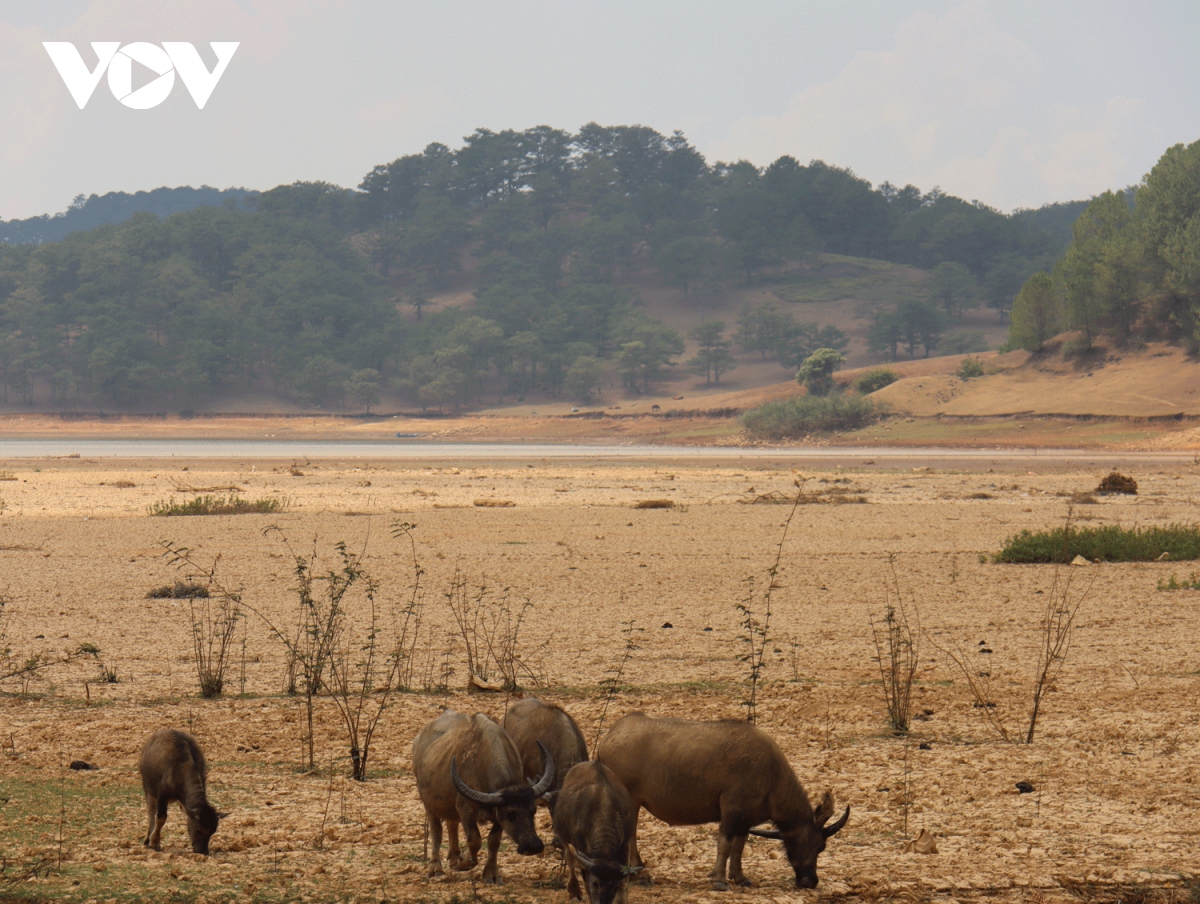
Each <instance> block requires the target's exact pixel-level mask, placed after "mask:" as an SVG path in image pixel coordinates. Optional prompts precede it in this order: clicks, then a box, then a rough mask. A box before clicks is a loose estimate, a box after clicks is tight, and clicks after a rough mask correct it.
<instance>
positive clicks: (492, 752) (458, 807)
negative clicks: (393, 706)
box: [413, 709, 554, 885]
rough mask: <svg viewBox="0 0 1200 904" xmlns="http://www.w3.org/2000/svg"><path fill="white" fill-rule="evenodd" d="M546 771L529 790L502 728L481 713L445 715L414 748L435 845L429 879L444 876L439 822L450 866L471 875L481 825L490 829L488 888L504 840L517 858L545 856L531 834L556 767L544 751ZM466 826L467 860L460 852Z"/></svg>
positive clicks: (494, 881) (485, 870) (485, 872)
mask: <svg viewBox="0 0 1200 904" xmlns="http://www.w3.org/2000/svg"><path fill="white" fill-rule="evenodd" d="M542 753H543V754H544V755H545V758H546V767H545V769H544V771H543V772H542V775H541V777H540V778H539V779H538V780H537V782H536V783H535V784H533V785H532V787H531V786H530V784H529V783H528V782H526V781H525V776H524V773H523V772H522V769H521V756H520V754H518V753H517V748H516V747H514V746H513V742H512V741H510V740H509V738H508V735H506V734H505V733H504V729H502V728H501V727H500V726H499V725H497V724H496V723H495V722H494V721H492V720H491V719H489V718H488V717H487V716H485V715H484V714H483V713H476V714H475V715H474V716H464V715H463V714H462V713H456V712H455V711H454V710H451V709H448V710H446V711H445V712H444V713H442V714H441V715H440V716H438V717H437V718H436V719H434V720H433V721H432V722H430V723H429V724H428V725H426V726H425V727H424V728H423V729H421V733H420V734H418V735H417V738H416V740H415V741H413V774H414V775H415V776H416V778H417V791H418V792H419V793H420V795H421V803H422V804H424V805H425V814H426V816H427V817H428V819H429V830H430V832H429V834H430V839H431V841H432V842H433V857H432V858H431V861H430V865H429V875H430V876H431V877H432V876H437V875H440V874H441V873H442V820H445V821H446V823H447V826H448V828H449V830H450V852H449V858H450V861H451V865H452V866H453V867H454V868H455V869H459V870H468V869H471V868H472V867H473V866H475V864H476V863H478V855H479V846H480V836H479V822H480V820H481V819H483V820H487V821H490V822H491V823H492V830H491V832H489V833H488V857H487V863H486V864H485V865H484V868H483V881H484V882H486V883H488V884H495V885H500V884H502V883H501V881H500V873H499V871H498V870H497V868H496V851H498V850H499V849H500V838H501V836H502V835H503V834H505V833H507V834H508V837H509V838H511V839H512V841H513V842H514V843H515V844H516V846H517V853H518V854H540V853H541V852H542V840H541V839H540V838H538V836H537V832H536V830H535V829H534V827H533V817H534V813H535V812H536V811H537V801H538V798H539V797H541V796H542V794H544V793H545V792H546V791H547V790H548V789H549V788H550V785H551V784H552V783H553V782H554V759H553V757H551V756H550V755H549V754H548V753H547V752H546V751H545V750H544V749H543V751H542ZM460 822H461V823H462V825H463V833H464V834H465V835H466V839H467V850H468V851H469V854H468V855H467V856H463V855H462V854H461V853H460V851H459V847H458V824H459V823H460Z"/></svg>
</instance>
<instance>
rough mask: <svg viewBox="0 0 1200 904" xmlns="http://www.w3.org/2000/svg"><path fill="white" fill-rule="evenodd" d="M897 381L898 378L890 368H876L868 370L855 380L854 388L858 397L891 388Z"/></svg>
mask: <svg viewBox="0 0 1200 904" xmlns="http://www.w3.org/2000/svg"><path fill="white" fill-rule="evenodd" d="M898 379H900V378H899V377H897V376H896V372H895V371H894V370H892V369H891V368H890V367H877V368H875V369H874V370H868V371H867V372H866V373H865V374H863V375H862V376H861V377H859V378H858V379H857V380H855V381H854V388H855V390H856V391H857V392H858V393H859V394H860V395H870V394H871V393H873V392H875V391H876V390H878V389H883V387H885V386H891V385H892V384H893V383H895V382H896V381H897V380H898Z"/></svg>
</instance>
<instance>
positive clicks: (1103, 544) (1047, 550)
mask: <svg viewBox="0 0 1200 904" xmlns="http://www.w3.org/2000/svg"><path fill="white" fill-rule="evenodd" d="M1163 553H1166V554H1167V558H1168V559H1170V560H1171V561H1172V562H1179V561H1184V560H1188V559H1200V528H1198V527H1194V526H1192V525H1187V524H1171V525H1168V526H1167V527H1146V528H1139V527H1134V528H1126V527H1120V526H1119V525H1116V524H1110V525H1107V526H1105V527H1083V528H1075V527H1071V528H1067V527H1058V528H1055V529H1054V530H1050V531H1028V530H1023V531H1021V532H1020V533H1019V534H1017V535H1016V536H1013V537H1009V538H1008V540H1007V541H1005V544H1004V548H1003V549H1002V550H1000V552H998V553H996V555H994V556H993V557H992V561H993V562H1006V563H1010V564H1028V563H1058V564H1065V563H1067V562H1070V561H1071V560H1072V559H1074V558H1075V557H1076V556H1083V557H1084V558H1085V559H1087V560H1088V561H1095V560H1097V559H1099V560H1100V561H1102V562H1153V561H1156V560H1158V559H1160V558H1161V557H1162V555H1163Z"/></svg>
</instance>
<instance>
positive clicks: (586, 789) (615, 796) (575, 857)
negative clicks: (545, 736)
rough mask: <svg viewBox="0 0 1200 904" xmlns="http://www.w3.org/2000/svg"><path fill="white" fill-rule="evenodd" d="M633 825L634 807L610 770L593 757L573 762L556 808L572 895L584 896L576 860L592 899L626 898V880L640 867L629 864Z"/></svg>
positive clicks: (605, 903)
mask: <svg viewBox="0 0 1200 904" xmlns="http://www.w3.org/2000/svg"><path fill="white" fill-rule="evenodd" d="M636 827H637V807H635V806H634V805H633V801H632V800H630V798H629V792H628V791H626V790H625V786H624V785H622V784H621V782H620V780H619V779H618V778H617V777H616V776H615V775H614V774H613V772H612V770H611V769H609V768H608V767H607V766H603V765H601V764H600V763H596V762H591V763H578V764H576V765H575V766H574V767H572V769H571V771H570V772H568V773H567V777H566V778H565V779H563V783H562V789H561V790H560V791H559V794H558V801H557V803H556V805H555V809H554V837H555V838H557V839H558V841H559V843H560V844H561V845H562V846H563V848H564V850H566V852H567V869H568V870H569V871H570V873H571V882H570V884H569V885H568V886H567V893H568V894H570V896H571V897H572V898H574V899H575V900H582V897H581V895H580V893H579V880H578V879H576V878H575V864H576V862H578V864H579V866H580V867H581V870H582V872H583V882H584V885H586V886H587V894H588V901H589V902H590V904H613V902H614V901H615V902H618V904H621V902H624V900H625V880H626V879H627V878H628V877H629V876H630V875H631V874H633V873H636V872H637V871H638V869H639V868H638V867H636V866H634V867H631V866H629V865H628V857H629V843H630V841H631V840H632V839H633V833H634V829H635V828H636Z"/></svg>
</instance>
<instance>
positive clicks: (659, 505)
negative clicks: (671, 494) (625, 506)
mask: <svg viewBox="0 0 1200 904" xmlns="http://www.w3.org/2000/svg"><path fill="white" fill-rule="evenodd" d="M633 507H634V508H635V509H672V508H675V502H674V501H673V500H671V499H642V500H641V501H639V502H635V503H634V504H633Z"/></svg>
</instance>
